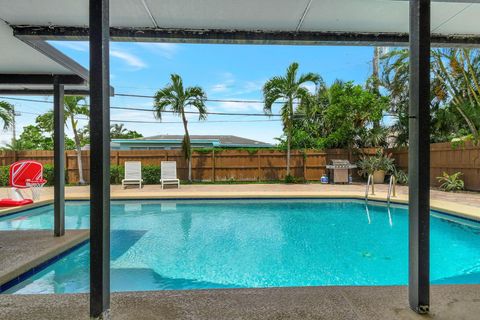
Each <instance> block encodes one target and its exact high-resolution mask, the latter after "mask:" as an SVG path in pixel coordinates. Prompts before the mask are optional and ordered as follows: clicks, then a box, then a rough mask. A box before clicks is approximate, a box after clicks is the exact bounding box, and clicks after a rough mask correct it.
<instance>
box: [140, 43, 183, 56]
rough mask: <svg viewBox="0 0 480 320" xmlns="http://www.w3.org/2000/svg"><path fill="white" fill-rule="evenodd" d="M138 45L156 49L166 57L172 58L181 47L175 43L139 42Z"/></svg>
mask: <svg viewBox="0 0 480 320" xmlns="http://www.w3.org/2000/svg"><path fill="white" fill-rule="evenodd" d="M138 45H139V46H141V47H144V48H147V49H149V50H151V51H154V52H155V53H158V54H160V55H161V56H163V57H164V58H166V59H172V58H173V57H174V56H175V54H177V52H178V49H179V46H178V45H177V44H175V43H138Z"/></svg>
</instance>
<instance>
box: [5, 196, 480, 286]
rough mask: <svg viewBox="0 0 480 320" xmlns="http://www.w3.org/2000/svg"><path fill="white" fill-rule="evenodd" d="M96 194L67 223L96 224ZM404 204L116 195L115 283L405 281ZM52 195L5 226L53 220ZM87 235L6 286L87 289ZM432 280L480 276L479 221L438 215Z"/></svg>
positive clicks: (48, 224) (44, 225) (73, 207)
mask: <svg viewBox="0 0 480 320" xmlns="http://www.w3.org/2000/svg"><path fill="white" fill-rule="evenodd" d="M88 211H89V206H88V202H67V206H66V227H67V228H68V229H82V228H88V225H89V212H88ZM407 218H408V216H407V209H406V207H405V206H400V205H393V206H392V207H391V209H390V213H389V212H388V210H387V208H386V207H385V205H383V204H380V203H370V204H369V206H368V211H367V210H366V208H365V204H364V202H362V201H358V200H345V199H343V200H321V199H297V200H254V199H250V200H232V199H226V200H161V201H160V200H159V201H153V200H152V201H147V200H143V201H123V202H122V201H113V202H112V207H111V229H112V231H111V232H112V233H111V241H112V243H111V285H112V291H131V290H165V289H206V288H235V287H278V286H314V285H402V284H406V283H407V272H408V260H407V259H408V219H407ZM52 225H53V207H52V206H51V205H49V206H45V207H41V208H36V209H32V210H28V211H25V212H23V213H20V214H15V215H11V216H7V217H4V218H0V230H13V229H51V228H52ZM88 265H89V246H88V244H85V245H83V246H81V247H80V248H78V249H76V250H75V251H73V252H72V253H70V254H68V255H67V256H65V257H63V258H61V259H60V260H58V261H56V262H54V263H53V264H51V265H49V266H48V267H47V268H45V269H44V270H42V271H40V272H39V273H37V274H35V275H33V276H31V277H30V278H28V279H26V280H24V281H23V282H21V283H19V284H17V285H15V286H13V287H11V288H10V289H8V290H7V291H6V293H76V292H87V291H88V289H89V275H88V271H89V270H88ZM431 279H432V282H433V283H442V284H460V283H480V224H479V223H476V222H473V221H469V220H463V219H459V218H453V217H451V216H446V215H442V214H438V213H432V215H431Z"/></svg>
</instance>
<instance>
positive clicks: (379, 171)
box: [357, 149, 395, 183]
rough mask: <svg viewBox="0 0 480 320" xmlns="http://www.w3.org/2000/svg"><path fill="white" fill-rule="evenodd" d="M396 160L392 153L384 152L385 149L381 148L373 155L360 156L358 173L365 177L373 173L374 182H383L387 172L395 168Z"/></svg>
mask: <svg viewBox="0 0 480 320" xmlns="http://www.w3.org/2000/svg"><path fill="white" fill-rule="evenodd" d="M394 162H395V160H394V159H392V158H391V156H390V155H385V154H383V150H381V149H379V150H378V151H377V153H376V154H375V155H373V156H365V155H363V156H360V160H359V161H358V162H357V166H358V168H359V170H358V173H359V174H360V175H361V176H363V177H368V176H369V175H372V176H373V182H374V183H383V181H384V180H385V174H386V173H388V172H392V171H394V170H395V165H394Z"/></svg>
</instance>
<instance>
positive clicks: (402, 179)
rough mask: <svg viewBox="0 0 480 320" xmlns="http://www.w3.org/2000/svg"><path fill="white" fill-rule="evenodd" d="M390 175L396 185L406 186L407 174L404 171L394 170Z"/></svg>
mask: <svg viewBox="0 0 480 320" xmlns="http://www.w3.org/2000/svg"><path fill="white" fill-rule="evenodd" d="M392 175H393V176H394V177H395V178H396V179H397V182H398V184H402V185H407V184H408V174H407V173H406V172H405V171H403V170H400V169H397V168H395V169H394V170H393V171H392Z"/></svg>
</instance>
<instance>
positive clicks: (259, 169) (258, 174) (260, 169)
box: [257, 150, 262, 181]
mask: <svg viewBox="0 0 480 320" xmlns="http://www.w3.org/2000/svg"><path fill="white" fill-rule="evenodd" d="M261 171H262V167H261V159H260V150H258V151H257V181H260V180H261V179H260V174H261Z"/></svg>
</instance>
